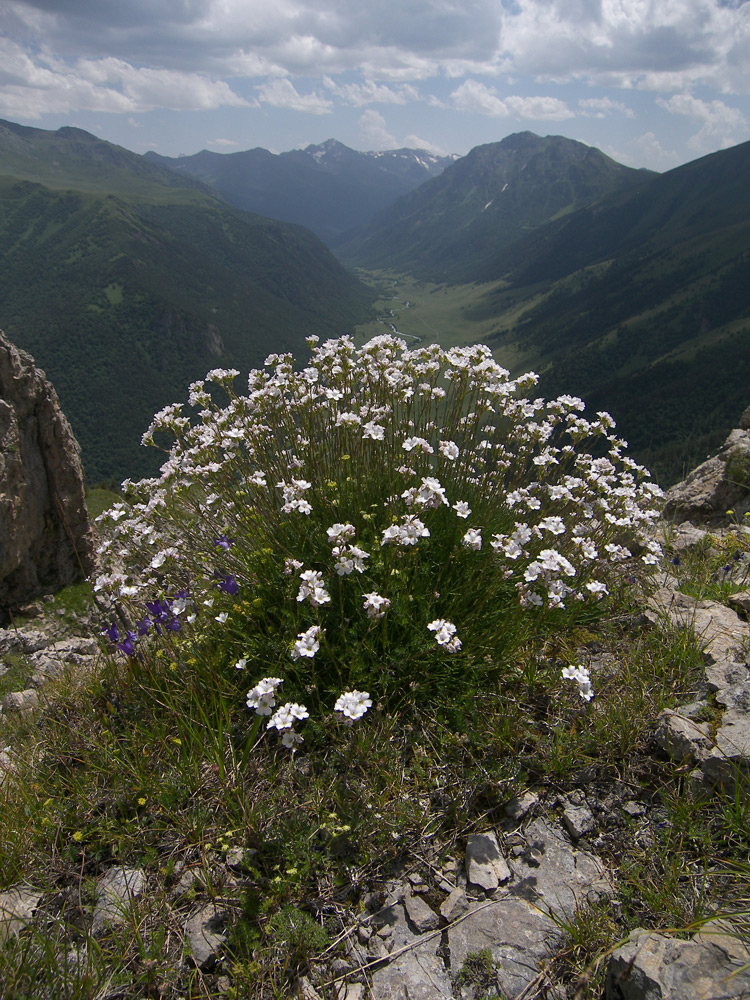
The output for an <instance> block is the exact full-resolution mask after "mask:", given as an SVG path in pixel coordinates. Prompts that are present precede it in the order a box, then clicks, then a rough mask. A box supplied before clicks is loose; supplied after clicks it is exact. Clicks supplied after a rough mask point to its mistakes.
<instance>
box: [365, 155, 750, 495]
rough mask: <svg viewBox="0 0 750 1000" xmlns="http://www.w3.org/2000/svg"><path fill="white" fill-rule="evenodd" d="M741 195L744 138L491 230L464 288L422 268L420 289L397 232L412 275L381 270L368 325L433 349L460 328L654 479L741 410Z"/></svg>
mask: <svg viewBox="0 0 750 1000" xmlns="http://www.w3.org/2000/svg"><path fill="white" fill-rule="evenodd" d="M468 159H469V158H468V157H467V160H468ZM459 166H460V164H457V165H456V167H454V168H451V171H455V170H457V169H458V167H459ZM449 173H450V172H449V171H446V175H444V177H445V176H447V175H448V174H449ZM440 180H441V181H443V182H444V178H441V179H440ZM433 183H435V182H433ZM420 190H422V189H420ZM749 191H750V143H744V144H742V145H740V146H736V147H734V148H732V149H727V150H723V151H721V152H718V153H713V154H711V155H710V156H706V157H703V158H701V159H699V160H696V161H694V162H693V163H689V164H686V165H685V166H682V167H679V168H677V169H675V170H672V171H670V172H668V173H666V174H663V175H657V176H655V175H650V174H646V173H643V174H641V175H639V177H638V179H637V183H636V184H635V185H634V186H631V187H629V188H627V189H625V190H620V191H619V192H616V193H612V194H610V195H608V196H607V197H605V198H602V199H600V200H598V201H596V202H595V203H594V204H591V205H589V206H587V207H584V208H581V209H580V210H578V211H576V212H572V213H569V214H566V215H564V216H563V217H560V218H558V219H556V220H553V221H550V222H547V223H546V224H543V225H539V226H537V227H536V228H535V229H533V231H531V232H527V233H525V234H521V233H520V232H519V231H516V232H515V233H514V234H513V238H512V239H511V240H510V241H509V242H508V243H507V244H506V245H503V237H502V235H501V236H498V237H497V238H496V239H495V240H494V243H493V247H492V252H491V253H481V252H480V253H479V254H478V255H477V256H476V258H474V259H473V260H472V262H471V265H470V267H467V269H466V270H465V271H462V272H461V274H462V275H463V277H462V279H461V280H463V281H470V282H471V283H470V284H464V285H460V286H457V287H456V286H447V287H444V288H440V287H439V284H438V278H439V275H440V274H441V273H443V272H442V271H441V268H440V266H438V265H437V264H436V265H435V268H434V272H433V273H432V275H431V278H432V285H428V284H427V283H421V282H420V281H418V280H416V279H415V277H414V275H415V274H416V275H417V276H420V275H422V274H423V273H424V272H427V273H429V268H427V267H426V266H425V268H423V267H422V265H421V264H419V265H418V264H416V263H415V262H416V261H417V259H418V258H419V255H420V254H421V252H422V249H421V248H423V247H424V246H425V245H426V244H425V241H423V240H422V237H421V236H420V235H419V234H417V235H416V236H415V235H414V233H408V232H407V235H408V240H410V241H411V242H410V243H409V245H408V247H406V248H405V249H404V253H403V255H402V258H398V257H397V259H403V261H404V263H403V266H404V268H405V269H408V270H410V271H411V274H407V275H406V276H404V275H402V274H399V273H393V274H392V275H391V280H392V281H393V282H396V283H400V284H402V285H403V289H404V294H403V295H401V293H399V292H397V293H396V294H398V295H399V300H400V301H399V302H395V301H394V302H392V303H388V302H385V301H384V303H383V304H384V306H385V311H384V315H383V319H384V320H385V321H386V322H388V321H389V314H390V313H389V311H390V310H391V309H393V310H394V312H396V313H398V316H399V323H400V324H401V325H398V324H397V326H398V328H399V329H403V331H404V332H407V333H409V334H411V335H418V336H426V337H428V338H429V337H432V336H436V337H438V338H443V337H445V338H446V342H448V343H450V342H453V341H452V340H451V338H452V337H455V336H456V331H457V330H460V331H461V332H460V335H459V336H460V338H462V339H463V340H464V341H468V342H470V341H471V340H472V339H482V340H484V342H486V343H488V344H490V345H491V346H492V348H493V350H494V352H495V354H496V356H497V357H498V359H499V360H500V361H502V363H503V364H506V365H507V366H508V367H510V368H511V369H512V370H513V371H519V370H522V369H523V368H524V367H531V368H533V369H534V370H536V371H538V372H540V374H541V375H542V382H541V388H542V390H543V391H544V392H545V393H547V394H554V393H557V392H575V393H576V394H578V395H580V396H581V397H582V398H584V399H585V400H586V402H587V404H588V405H589V406H590V407H591V408H592V409H593V410H594V411H596V410H598V409H605V410H608V411H610V412H611V413H612V414H613V415H614V416H615V418H616V419H617V421H618V425H619V426H620V428H621V430H622V433H623V435H624V436H625V437H626V438H627V439H628V441H629V442H630V444H631V446H632V447H633V449H634V452H635V454H636V455H637V456H638V458H639V459H640V460H641V461H644V462H645V463H646V464H648V465H649V467H650V468H652V470H653V471H654V473H655V474H656V475H657V476H658V478H659V480H660V481H661V482H662V483H663V484H664V485H668V484H669V483H670V482H674V481H675V480H676V479H678V478H680V477H681V476H683V475H684V474H685V473H686V471H687V470H688V469H689V468H691V467H693V466H694V465H696V464H697V463H698V462H700V461H702V460H703V459H704V458H705V456H706V454H707V453H708V452H709V451H710V450H711V449H712V448H714V447H716V446H717V445H718V444H719V443H720V442H721V441H722V440H723V438H724V437H725V436H726V434H727V433H728V431H729V429H730V428H731V427H732V426H733V425H734V421H736V420H737V418H738V416H739V414H740V413H741V412H742V411H743V410H744V408H745V407H746V405H747V383H748V369H747V365H748V338H749V337H750V280H748V278H749V276H750V257H749V256H748V246H749V245H750V195H749V194H748V192H749ZM456 204H457V206H458V205H459V202H458V201H457V203H456ZM456 211H458V207H457V208H456ZM440 219H441V216H440V213H438V215H437V216H436V222H435V225H438V223H439V222H440ZM424 226H425V229H429V223H428V222H427V221H425V222H424ZM410 255H411V256H410ZM373 259H374V258H373ZM425 259H426V260H432V258H430V257H429V255H428V257H427V258H425ZM382 260H383V265H386V266H390V262H389V260H388V258H387V257H383V258H382ZM377 280H378V281H379V282H380V281H381V280H382V275H381V276H378V279H377ZM420 286H421V288H422V291H421V292H415V288H418V287H420ZM409 296H411V298H412V302H411V307H410V309H411V311H410V312H409V313H407V311H406V309H405V303H404V299H405V298H406V297H409ZM415 300H416V301H415ZM441 300H442V301H445V303H446V305H447V306H448V308H447V310H446V317H445V322H442V321H441V318H440V315H439V303H440V302H441ZM415 305H418V308H416V309H415V308H414V306H415ZM454 306H460V313H459V314H458V315H457V314H456V312H455V310H454ZM422 319H424V321H425V323H423V324H422V325H421V327H420V326H419V322H420V321H421V320H422ZM412 320H413V321H414V322H412ZM428 327H429V329H428Z"/></svg>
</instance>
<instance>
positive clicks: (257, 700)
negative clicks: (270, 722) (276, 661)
mask: <svg viewBox="0 0 750 1000" xmlns="http://www.w3.org/2000/svg"><path fill="white" fill-rule="evenodd" d="M281 683H283V682H282V679H281V678H280V677H264V678H263V680H261V681H258V683H257V684H256V685H255V687H254V688H252V689H251V690H250V691H248V692H247V707H248V708H254V709H255V712H256V715H270V714H271V710H272V709H273V707H274V705H275V704H276V695H275V691H276V688H277V687H278V686H279V684H281Z"/></svg>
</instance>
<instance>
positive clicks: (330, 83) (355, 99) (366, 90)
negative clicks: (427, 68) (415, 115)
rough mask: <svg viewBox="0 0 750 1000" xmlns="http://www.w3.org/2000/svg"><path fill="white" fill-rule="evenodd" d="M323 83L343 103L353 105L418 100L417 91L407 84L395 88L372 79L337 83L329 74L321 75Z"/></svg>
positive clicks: (402, 102)
mask: <svg viewBox="0 0 750 1000" xmlns="http://www.w3.org/2000/svg"><path fill="white" fill-rule="evenodd" d="M323 84H324V86H325V87H326V89H327V90H328V91H330V93H331V94H334V95H335V96H336V97H338V98H340V99H341V101H342V102H343V103H344V104H352V105H354V106H355V107H363V106H364V105H366V104H406V103H407V102H409V101H418V100H419V93H418V91H417V90H416V89H415V88H414V87H412V86H409V85H407V84H402V85H401V86H398V87H396V88H393V87H388V86H385V85H384V84H382V83H375V82H374V81H373V80H365V82H364V83H344V84H338V83H336V82H335V80H332V79H331V77H329V76H325V77H323Z"/></svg>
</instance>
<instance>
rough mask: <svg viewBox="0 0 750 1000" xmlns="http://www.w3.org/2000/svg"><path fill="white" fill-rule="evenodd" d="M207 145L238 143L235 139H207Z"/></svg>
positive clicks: (233, 144) (237, 144)
mask: <svg viewBox="0 0 750 1000" xmlns="http://www.w3.org/2000/svg"><path fill="white" fill-rule="evenodd" d="M207 144H208V145H209V146H239V145H240V143H239V142H237V141H236V140H235V139H209V140H208V141H207Z"/></svg>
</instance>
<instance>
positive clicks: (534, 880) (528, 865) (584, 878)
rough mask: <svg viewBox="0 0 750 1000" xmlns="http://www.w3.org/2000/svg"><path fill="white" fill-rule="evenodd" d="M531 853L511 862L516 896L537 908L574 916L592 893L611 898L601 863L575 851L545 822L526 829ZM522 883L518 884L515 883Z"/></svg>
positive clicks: (584, 853)
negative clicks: (540, 907) (581, 903)
mask: <svg viewBox="0 0 750 1000" xmlns="http://www.w3.org/2000/svg"><path fill="white" fill-rule="evenodd" d="M526 838H527V841H528V844H529V852H527V854H525V855H524V856H523V858H518V859H516V858H513V859H511V863H510V864H511V868H512V870H513V875H514V876H515V879H514V882H513V885H512V892H513V893H514V894H516V895H522V896H523V897H524V898H526V899H528V900H529V901H530V902H533V903H535V904H536V905H537V906H540V905H543V906H544V907H546V908H547V909H548V910H553V911H555V912H557V913H561V914H566V915H568V916H572V915H574V913H575V910H576V906H577V905H578V904H580V902H581V901H582V900H584V899H586V898H587V897H588V896H589V894H590V893H591V892H594V893H596V894H597V895H598V896H601V895H605V896H606V895H609V894H611V892H612V886H611V883H610V880H609V878H608V877H607V873H606V870H605V868H604V866H603V864H602V863H601V861H600V860H599V859H598V858H597V857H596V856H595V855H593V854H591V853H589V852H588V851H584V850H581V849H580V848H575V847H573V846H572V845H571V843H570V841H569V840H568V838H567V837H566V836H565V835H564V834H563V833H562V832H561V831H560V830H559V829H557V828H556V827H553V826H551V825H550V824H549V823H548V822H547V821H546V820H544V819H541V818H540V819H535V820H534V821H533V822H532V823H530V824H529V826H528V827H527V829H526ZM516 879H517V880H518V881H517V882H516V881H515V880H516Z"/></svg>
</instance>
